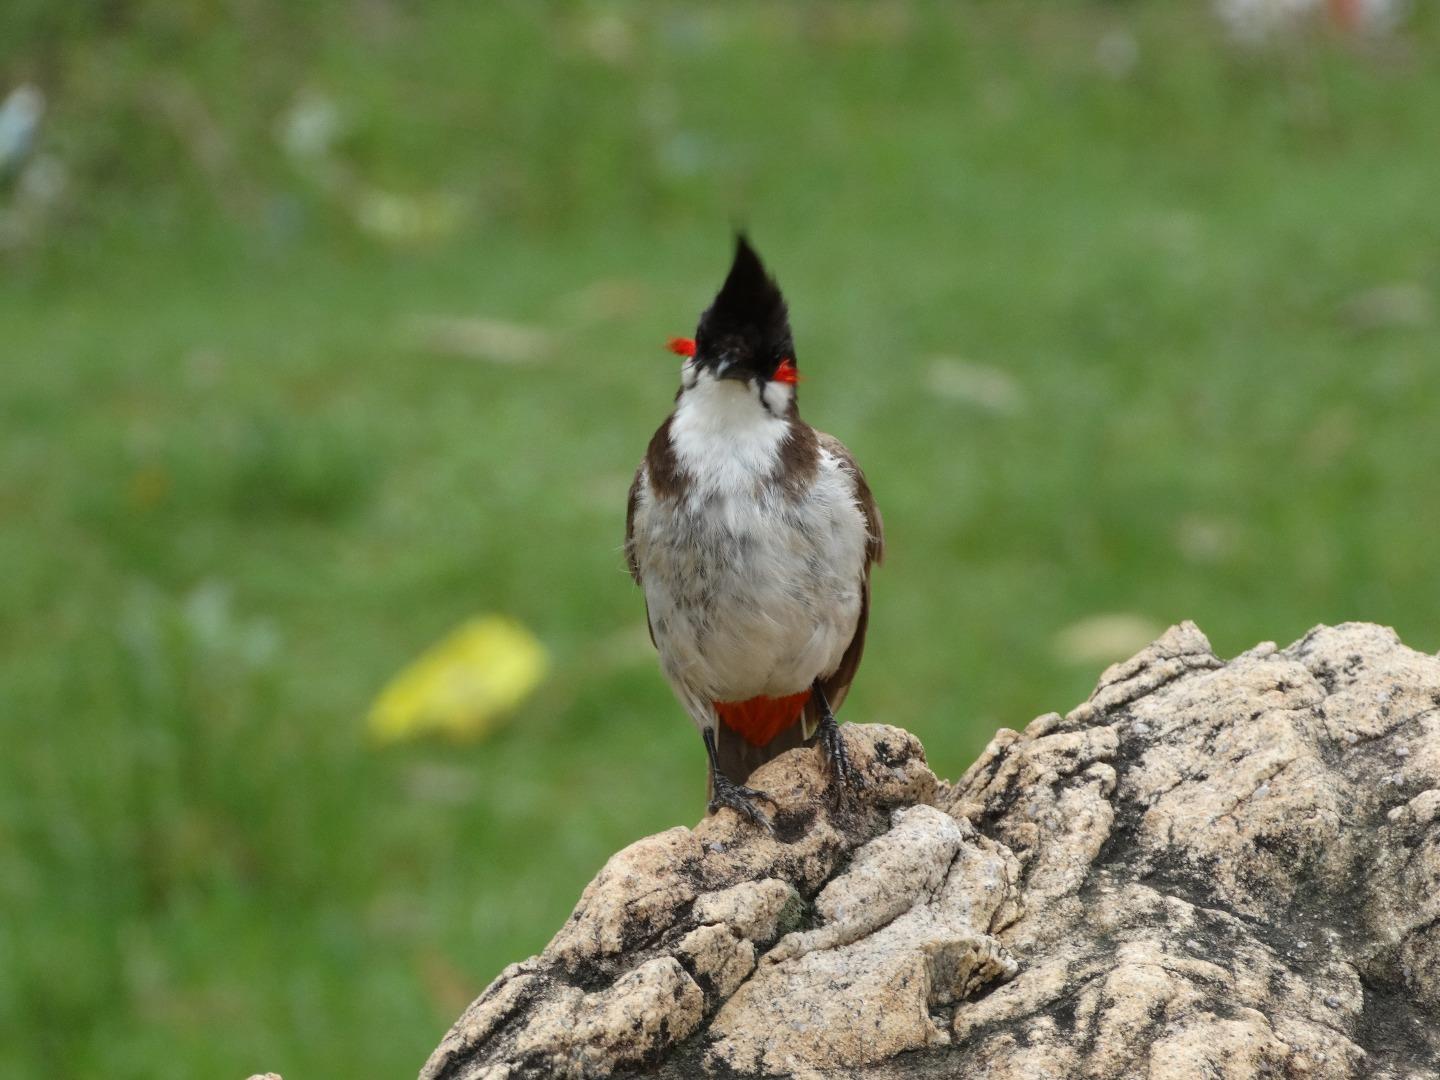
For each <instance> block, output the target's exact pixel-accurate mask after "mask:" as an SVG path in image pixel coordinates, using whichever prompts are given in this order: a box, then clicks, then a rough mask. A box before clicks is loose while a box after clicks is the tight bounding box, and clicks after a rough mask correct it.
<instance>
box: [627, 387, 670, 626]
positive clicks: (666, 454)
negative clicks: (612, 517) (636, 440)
mask: <svg viewBox="0 0 1440 1080" xmlns="http://www.w3.org/2000/svg"><path fill="white" fill-rule="evenodd" d="M673 419H674V414H673V413H672V414H671V415H670V416H667V417H666V418H665V422H664V423H663V424H661V425H660V426H659V427H658V428H656V429H655V434H654V435H652V436H651V437H650V445H649V447H647V448H646V450H645V460H644V461H642V462H640V467H639V468H638V469H636V470H635V480H634V482H633V483H632V484H631V485H630V496H629V498H628V499H627V500H626V502H625V563H626V565H627V566H629V567H630V576H631V577H632V578H634V579H635V584H636V585H640V584H643V583H642V582H641V580H640V562H639V560H637V559H636V558H635V507H636V505H637V504H638V503H639V502H640V491H641V489H642V487H643V486H644V485H647V484H648V485H649V487H650V494H651V496H652V497H655V496H660V495H666V496H674V495H675V494H676V493H677V491H678V490H679V487H680V470H679V466H678V465H676V463H675V450H674V448H673V447H672V446H671V445H670V421H671V420H673ZM645 629H647V630H649V631H650V644H651V645H654V644H655V630H654V629H653V628H652V627H651V626H650V604H649V602H648V601H647V602H646V604H645Z"/></svg>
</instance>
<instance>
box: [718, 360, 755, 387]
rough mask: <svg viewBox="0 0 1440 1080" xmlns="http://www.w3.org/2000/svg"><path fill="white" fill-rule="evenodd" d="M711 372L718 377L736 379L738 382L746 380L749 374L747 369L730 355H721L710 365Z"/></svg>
mask: <svg viewBox="0 0 1440 1080" xmlns="http://www.w3.org/2000/svg"><path fill="white" fill-rule="evenodd" d="M710 371H711V373H712V374H713V375H714V376H715V378H716V379H734V380H735V381H736V382H745V381H746V379H747V378H748V376H747V375H746V372H745V369H744V368H743V367H740V366H738V365H737V364H736V363H735V361H733V360H731V359H730V358H729V357H721V358H720V359H719V360H716V361H715V363H714V364H713V365H711V367H710Z"/></svg>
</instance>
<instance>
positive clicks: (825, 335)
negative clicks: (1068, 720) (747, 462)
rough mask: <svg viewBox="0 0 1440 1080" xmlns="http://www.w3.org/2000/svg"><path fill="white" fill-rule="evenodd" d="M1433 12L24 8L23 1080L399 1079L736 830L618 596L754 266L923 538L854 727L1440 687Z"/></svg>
mask: <svg viewBox="0 0 1440 1080" xmlns="http://www.w3.org/2000/svg"><path fill="white" fill-rule="evenodd" d="M1437 16H1440V12H1437V10H1436V6H1435V5H1433V4H1418V5H1414V6H1413V7H1411V8H1409V9H1407V8H1406V7H1405V6H1404V5H1399V4H1394V3H1382V2H1379V0H1314V2H1312V3H1307V2H1305V0H1284V2H1279V0H1272V2H1268V3H1267V2H1263V0H1251V2H1244V0H1224V2H1220V3H1217V4H1211V3H1207V2H1203V0H1194V2H1178V0H1177V2H1164V3H1162V2H1159V0H1150V2H1147V0H1129V2H1108V3H1107V2H1082V0H1073V2H1069V3H1065V4H1048V5H1026V4H997V3H981V2H973V3H963V4H944V5H940V4H933V5H932V4H927V3H920V2H914V3H911V2H899V0H875V2H870V3H820V2H813V3H795V4H749V3H715V4H711V5H707V4H652V5H641V4H638V3H583V2H572V3H555V4H548V5H542V4H529V3H518V2H516V3H503V2H501V3H491V4H468V3H459V2H445V0H436V2H433V3H421V2H406V0H349V2H334V3H318V2H317V3H299V2H291V3H279V2H271V0H86V2H81V0H77V2H73V3H55V2H52V0H5V2H4V4H3V5H0V100H3V105H0V433H3V435H0V567H3V572H0V1076H4V1077H38V1076H46V1077H90V1076H102V1075H103V1076H105V1077H107V1078H110V1080H115V1078H126V1077H135V1078H140V1077H144V1078H167V1077H194V1076H214V1077H240V1076H244V1075H246V1074H248V1073H249V1072H252V1071H263V1070H264V1069H274V1070H276V1071H280V1072H283V1073H284V1074H286V1076H287V1077H292V1078H295V1080H298V1078H300V1077H309V1078H314V1077H362V1076H364V1077H368V1076H408V1075H413V1073H414V1072H415V1070H416V1069H418V1067H419V1065H420V1063H421V1062H422V1060H423V1059H424V1057H425V1055H426V1054H427V1053H428V1051H429V1050H430V1049H431V1047H433V1045H434V1044H435V1043H436V1042H437V1041H438V1039H439V1037H440V1036H441V1034H442V1033H443V1031H444V1030H445V1028H446V1026H447V1025H448V1024H449V1023H450V1022H451V1021H452V1020H453V1019H454V1018H455V1016H456V1015H457V1014H458V1013H459V1011H460V1010H461V1009H462V1008H463V1007H464V1005H465V1004H466V1003H467V1002H468V1001H469V1000H470V998H471V997H472V996H474V995H475V994H476V993H478V992H479V991H480V990H481V989H482V988H483V987H484V985H485V984H486V983H487V982H488V981H489V980H490V979H491V978H492V977H493V976H494V975H495V974H496V973H497V972H498V971H499V969H500V968H501V967H502V966H503V965H504V964H506V963H508V962H510V961H513V960H517V959H520V958H522V957H524V956H525V955H527V954H529V953H531V952H533V951H535V950H538V949H539V948H540V947H542V946H543V945H544V943H545V941H546V940H547V938H548V937H549V935H550V934H551V933H552V932H553V930H554V929H555V928H556V927H557V926H558V925H559V924H560V922H561V921H562V920H563V919H564V918H565V916H566V914H567V913H568V912H569V910H570V908H571V906H572V904H573V903H574V901H575V898H576V896H577V894H578V892H579V890H580V888H581V887H582V886H583V885H584V883H585V882H586V881H587V880H588V879H589V878H590V877H591V876H592V875H593V874H594V872H595V871H596V870H597V869H598V867H599V866H600V864H601V863H602V861H603V860H604V859H605V857H606V856H607V855H608V854H609V853H611V852H612V851H614V850H615V849H617V848H618V847H620V846H621V845H623V844H625V843H627V842H629V841H631V840H633V839H636V838H638V837H639V836H641V835H644V834H646V833H649V832H652V831H655V830H659V829H662V828H665V827H668V826H671V825H675V824H681V823H686V824H688V823H692V822H693V821H695V820H696V819H697V818H698V816H699V815H700V814H701V812H702V810H703V796H704V754H703V751H702V748H701V744H700V741H699V739H698V738H697V736H696V735H695V733H694V731H693V730H692V728H691V726H690V724H689V722H688V721H687V720H686V719H685V717H684V716H683V714H682V713H681V711H680V710H679V708H678V707H677V706H676V705H675V704H674V702H673V701H672V699H671V697H670V694H669V691H668V690H667V688H666V686H665V684H664V683H663V681H662V680H661V677H660V675H659V673H658V670H657V668H656V664H655V661H654V658H653V655H652V651H651V647H650V644H649V641H648V640H647V637H646V633H645V629H644V609H643V603H642V599H641V596H640V593H639V592H638V590H636V589H635V588H634V586H633V585H632V584H631V582H630V579H629V577H628V576H627V575H626V572H625V568H624V560H623V558H622V554H621V550H620V545H621V539H622V532H623V522H624V504H625V494H626V489H627V487H628V484H629V481H630V477H631V473H632V471H633V469H634V467H635V464H636V462H637V461H638V459H639V457H640V454H641V452H642V451H643V449H644V447H645V444H646V442H647V441H648V439H649V437H650V434H651V432H652V430H653V429H654V428H655V426H656V425H657V424H658V423H659V421H660V420H661V418H662V417H663V416H664V414H665V413H666V411H667V410H668V408H669V404H670V400H671V397H672V395H673V392H674V388H675V384H676V379H677V372H678V361H677V359H676V358H675V357H673V356H671V355H670V354H668V353H667V352H665V350H664V348H663V343H664V341H665V339H666V338H667V337H668V336H670V335H673V334H682V335H683V334H688V333H690V332H691V331H692V329H693V326H694V322H695V318H696V316H697V314H698V313H699V311H700V310H701V308H702V307H703V306H704V305H705V304H706V303H707V302H708V300H709V299H710V297H711V296H712V295H713V293H714V291H715V289H716V288H717V287H718V285H719V283H720V280H721V278H722V276H723V274H724V271H725V269H726V267H727V265H728V260H729V257H730V251H731V228H732V225H733V224H734V223H737V222H743V223H745V224H746V225H747V226H748V228H749V229H750V231H751V234H752V236H753V238H754V240H755V242H756V244H757V246H758V247H759V249H760V250H761V252H762V253H763V255H764V256H765V257H766V259H767V260H768V261H769V263H770V264H771V266H772V267H773V268H774V270H775V271H776V272H777V274H778V276H779V278H780V280H781V281H782V283H783V285H784V287H785V290H786V292H787V294H788V297H789V299H790V301H791V309H792V312H793V322H794V328H795V335H796V340H797V343H798V348H799V354H800V361H801V368H802V370H803V371H804V372H805V374H806V382H805V383H804V385H803V387H802V395H801V397H802V403H803V409H804V414H805V416H806V417H807V419H809V420H811V421H812V422H814V423H816V424H817V425H819V426H821V427H823V428H826V429H828V430H831V431H833V432H835V433H837V434H839V435H840V436H841V437H842V438H843V439H844V440H845V441H846V442H847V443H848V444H849V445H850V446H851V447H852V448H853V449H854V451H855V452H856V454H857V455H858V457H859V459H860V460H861V461H862V462H863V463H864V464H865V466H866V468H867V470H868V472H869V476H870V481H871V483H872V485H873V487H874V489H875V491H876V492H877V494H878V497H879V500H880V503H881V506H882V508H883V510H884V513H885V520H886V525H887V531H888V538H889V548H890V558H889V560H888V562H887V564H886V565H885V566H884V567H883V568H882V569H881V570H880V571H879V572H878V573H877V575H876V579H875V601H874V612H873V615H872V620H871V629H870V639H869V645H868V648H867V656H866V662H865V665H864V667H863V669H862V671H861V675H860V677H859V679H858V681H857V683H856V688H855V692H854V693H853V694H852V696H851V698H850V700H849V702H848V703H847V706H846V709H845V711H844V716H843V717H842V718H845V719H850V720H862V721H884V722H888V723H893V724H900V725H903V726H905V727H907V728H909V729H911V730H913V731H915V732H916V733H917V734H919V735H920V736H921V738H922V739H923V740H924V741H925V743H926V745H927V747H928V748H929V753H930V757H931V761H932V764H933V765H934V767H935V768H936V770H937V771H938V772H939V773H941V774H942V775H947V776H955V775H958V774H959V773H960V772H961V771H962V770H963V769H964V768H965V767H966V765H967V764H968V763H969V762H970V760H972V758H973V757H974V755H975V754H976V753H977V752H978V751H979V750H980V748H981V747H982V746H983V745H984V743H985V741H986V740H987V739H988V738H989V736H990V734H991V733H992V732H993V730H994V729H995V728H996V727H998V726H1002V725H1003V726H1009V727H1020V726H1023V725H1024V724H1025V723H1026V722H1027V721H1029V720H1030V719H1031V718H1032V717H1034V716H1035V715H1037V714H1039V713H1042V712H1045V711H1048V710H1051V709H1059V710H1062V711H1063V710H1065V709H1067V708H1069V707H1071V706H1073V705H1074V704H1076V703H1077V702H1078V701H1080V700H1082V699H1083V698H1084V696H1085V695H1086V694H1087V692H1088V691H1089V689H1090V688H1091V686H1092V685H1093V684H1094V681H1095V679H1096V677H1097V675H1098V673H1099V671H1100V670H1101V669H1102V667H1103V666H1104V665H1105V664H1107V663H1109V662H1110V661H1112V660H1115V659H1118V658H1121V657H1123V656H1126V655H1128V654H1129V653H1131V652H1132V651H1133V650H1135V649H1137V648H1138V647H1140V646H1141V645H1143V644H1144V643H1145V642H1146V641H1147V640H1149V639H1150V638H1151V637H1152V636H1154V635H1155V634H1157V633H1159V632H1160V631H1161V630H1162V629H1163V628H1164V627H1165V626H1166V625H1167V624H1169V623H1172V622H1175V621H1177V620H1180V619H1183V618H1191V619H1195V620H1196V621H1198V622H1199V623H1200V625H1201V626H1202V628H1203V629H1204V630H1205V631H1206V632H1207V633H1208V634H1209V635H1210V637H1211V640H1212V642H1213V643H1214V644H1215V646H1216V648H1217V650H1218V651H1220V652H1221V653H1223V654H1232V653H1234V652H1237V651H1239V650H1242V649H1244V648H1246V647H1248V646H1250V645H1251V644H1253V643H1255V642H1256V641H1259V640H1263V639H1278V640H1279V641H1280V642H1282V643H1284V642H1287V641H1289V640H1292V639H1294V638H1295V637H1297V636H1299V635H1300V634H1302V633H1303V632H1304V631H1305V630H1306V629H1307V628H1308V627H1309V626H1311V625H1312V624H1314V623H1317V622H1322V621H1323V622H1339V621H1343V620H1346V619H1369V620H1375V621H1379V622H1383V623H1389V624H1392V625H1394V626H1395V627H1396V628H1397V629H1398V630H1399V631H1400V633H1401V634H1402V635H1404V637H1405V638H1406V640H1407V641H1408V642H1409V643H1410V644H1412V645H1414V646H1416V647H1418V648H1421V649H1425V650H1427V651H1429V650H1434V649H1436V648H1437V647H1440V626H1437V623H1436V615H1435V613H1436V605H1437V601H1440V543H1437V537H1440V511H1437V506H1440V434H1437V408H1440V368H1437V358H1440V321H1437V319H1440V309H1437V289H1440V243H1437V239H1440V198H1437V194H1440V189H1437V178H1440V138H1437V133H1440V17H1437ZM436 729H443V730H438V731H437V730H436Z"/></svg>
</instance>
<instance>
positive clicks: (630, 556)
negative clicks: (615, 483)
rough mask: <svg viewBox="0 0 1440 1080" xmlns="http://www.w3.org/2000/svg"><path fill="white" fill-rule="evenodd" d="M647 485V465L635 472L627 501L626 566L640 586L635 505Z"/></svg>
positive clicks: (642, 464)
mask: <svg viewBox="0 0 1440 1080" xmlns="http://www.w3.org/2000/svg"><path fill="white" fill-rule="evenodd" d="M643 483H645V463H644V462H643V461H642V462H641V463H640V467H639V468H638V469H636V470H635V480H634V482H632V483H631V485H630V494H629V496H628V497H627V498H626V500H625V565H627V566H628V567H630V576H631V577H632V578H634V579H635V584H636V585H639V584H640V563H639V562H637V561H636V559H635V505H636V504H637V503H638V502H639V501H640V485H641V484H643Z"/></svg>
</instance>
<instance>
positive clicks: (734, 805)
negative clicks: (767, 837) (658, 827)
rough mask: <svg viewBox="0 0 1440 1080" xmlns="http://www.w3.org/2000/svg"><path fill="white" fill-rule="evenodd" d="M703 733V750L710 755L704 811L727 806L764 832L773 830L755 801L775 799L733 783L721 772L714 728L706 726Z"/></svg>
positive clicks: (772, 802) (773, 802)
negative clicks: (708, 799) (708, 790)
mask: <svg viewBox="0 0 1440 1080" xmlns="http://www.w3.org/2000/svg"><path fill="white" fill-rule="evenodd" d="M704 735H705V752H706V753H707V754H709V755H710V805H709V806H708V807H707V808H706V812H707V813H711V814H713V813H715V811H716V810H719V809H720V807H722V806H728V807H730V809H731V810H734V811H736V812H737V813H738V814H740V816H741V817H746V818H749V819H750V820H751V821H753V822H754V823H755V824H756V825H759V826H760V827H761V828H762V829H764V830H765V831H766V832H773V831H774V828H773V827H772V826H771V824H770V819H769V818H768V817H766V816H765V812H764V811H763V810H761V809H760V808H759V807H758V806H756V805H755V803H756V801H757V800H763V801H765V802H768V803H769V804H770V805H771V806H774V805H775V800H774V799H772V798H770V796H769V795H766V794H765V793H764V792H763V791H756V790H755V789H754V788H748V787H744V786H742V785H740V784H737V783H735V781H734V780H731V779H730V778H729V777H728V776H726V775H725V774H724V773H723V772H721V771H720V755H719V753H718V752H717V751H716V749H715V729H714V728H706V729H705V731H704Z"/></svg>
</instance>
